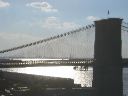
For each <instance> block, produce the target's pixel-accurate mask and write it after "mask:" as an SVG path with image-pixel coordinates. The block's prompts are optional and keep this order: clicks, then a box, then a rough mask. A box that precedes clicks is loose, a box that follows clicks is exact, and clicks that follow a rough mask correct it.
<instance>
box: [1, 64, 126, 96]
mask: <svg viewBox="0 0 128 96" xmlns="http://www.w3.org/2000/svg"><path fill="white" fill-rule="evenodd" d="M1 70H3V71H9V72H19V73H26V74H36V75H44V76H53V77H64V78H72V79H74V83H75V84H81V86H82V87H85V86H87V87H91V86H92V77H93V70H92V69H91V68H90V69H89V70H88V71H76V70H74V69H73V66H59V67H26V68H4V69H1ZM123 94H125V95H126V96H128V68H123Z"/></svg>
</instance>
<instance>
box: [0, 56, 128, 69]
mask: <svg viewBox="0 0 128 96" xmlns="http://www.w3.org/2000/svg"><path fill="white" fill-rule="evenodd" d="M94 64H95V59H93V58H86V59H0V68H11V67H37V66H87V67H88V66H90V67H92V66H93V65H94ZM122 64H123V66H124V67H128V58H125V59H123V60H122Z"/></svg>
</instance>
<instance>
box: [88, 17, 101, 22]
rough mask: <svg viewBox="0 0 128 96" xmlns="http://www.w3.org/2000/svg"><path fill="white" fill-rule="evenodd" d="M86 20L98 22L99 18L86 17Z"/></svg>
mask: <svg viewBox="0 0 128 96" xmlns="http://www.w3.org/2000/svg"><path fill="white" fill-rule="evenodd" d="M86 19H87V20H88V21H95V20H99V19H100V18H99V17H95V16H88V17H86Z"/></svg>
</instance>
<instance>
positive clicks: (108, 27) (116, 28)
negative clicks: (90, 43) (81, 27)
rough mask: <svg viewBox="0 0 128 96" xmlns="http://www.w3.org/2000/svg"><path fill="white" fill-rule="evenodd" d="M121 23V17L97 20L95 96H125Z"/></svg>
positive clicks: (94, 72) (94, 75)
mask: <svg viewBox="0 0 128 96" xmlns="http://www.w3.org/2000/svg"><path fill="white" fill-rule="evenodd" d="M121 23H122V19H119V18H109V19H103V20H99V21H95V47H94V58H95V59H96V62H95V64H94V68H93V87H94V96H123V84H122V64H121V60H122V57H121Z"/></svg>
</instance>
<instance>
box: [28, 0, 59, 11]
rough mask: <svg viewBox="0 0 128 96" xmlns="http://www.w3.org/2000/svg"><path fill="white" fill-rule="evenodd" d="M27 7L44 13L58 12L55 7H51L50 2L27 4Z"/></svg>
mask: <svg viewBox="0 0 128 96" xmlns="http://www.w3.org/2000/svg"><path fill="white" fill-rule="evenodd" d="M26 6H30V7H33V8H37V9H40V10H41V11H44V12H57V11H58V10H57V9H55V8H53V6H52V5H50V4H49V3H48V2H32V3H28V4H26Z"/></svg>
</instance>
